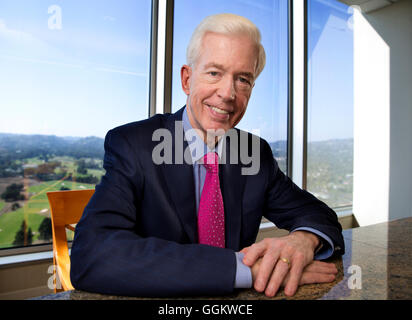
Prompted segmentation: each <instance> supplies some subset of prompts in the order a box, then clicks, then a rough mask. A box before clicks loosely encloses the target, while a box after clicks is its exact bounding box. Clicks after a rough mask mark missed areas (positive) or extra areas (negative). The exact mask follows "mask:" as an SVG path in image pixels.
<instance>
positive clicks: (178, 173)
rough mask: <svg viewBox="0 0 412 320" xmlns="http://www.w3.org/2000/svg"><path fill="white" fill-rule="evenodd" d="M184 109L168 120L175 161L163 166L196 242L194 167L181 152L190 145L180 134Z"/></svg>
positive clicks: (180, 214) (178, 209) (184, 222)
mask: <svg viewBox="0 0 412 320" xmlns="http://www.w3.org/2000/svg"><path fill="white" fill-rule="evenodd" d="M183 109H184V108H182V109H181V110H179V111H178V112H176V113H175V114H172V115H171V116H170V117H169V119H167V120H166V123H165V127H166V129H168V130H169V131H170V132H171V134H172V141H173V142H172V157H173V161H172V164H162V165H161V166H162V171H163V174H164V177H165V180H166V184H167V188H168V190H169V192H170V196H171V199H172V201H173V203H174V206H175V209H176V212H177V215H178V217H179V219H180V222H181V224H182V225H183V228H184V230H185V231H186V233H187V235H188V237H189V239H190V242H192V243H196V242H197V241H198V240H197V238H198V236H197V216H196V197H195V185H194V177H193V167H192V165H191V164H187V163H186V162H185V161H184V158H183V157H182V154H181V152H183V151H184V150H186V148H187V147H188V144H187V142H186V140H184V139H183V136H182V137H180V135H181V134H183V127H182V122H181V120H182V114H183ZM175 126H176V127H175ZM176 129H177V130H176ZM175 138H176V140H177V139H179V141H175ZM180 138H181V139H180ZM182 142H183V143H182ZM179 144H180V145H179ZM179 157H180V158H179ZM175 160H178V161H177V163H179V164H175V163H176V161H175ZM182 162H183V163H182Z"/></svg>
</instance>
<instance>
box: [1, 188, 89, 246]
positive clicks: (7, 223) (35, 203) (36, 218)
mask: <svg viewBox="0 0 412 320" xmlns="http://www.w3.org/2000/svg"><path fill="white" fill-rule="evenodd" d="M63 186H64V187H67V188H70V190H82V189H94V187H95V186H94V185H92V184H87V183H79V182H74V181H47V182H43V183H41V184H38V185H34V186H30V187H29V188H28V192H29V194H31V195H32V196H31V197H30V199H29V200H28V201H27V202H26V203H25V205H24V206H23V207H22V208H20V209H18V210H16V211H12V212H7V213H4V214H2V215H1V216H0V229H1V231H0V248H7V247H11V246H13V245H12V243H13V241H14V238H15V234H16V232H17V231H18V230H19V229H20V226H21V224H22V222H23V219H24V217H25V216H26V217H27V219H28V227H30V228H31V229H32V232H33V233H34V235H33V241H35V240H37V239H38V236H39V233H38V230H39V226H40V224H41V222H42V221H43V219H44V218H45V217H46V215H47V216H49V213H47V214H46V215H45V212H43V214H40V212H41V211H42V210H44V209H47V210H48V209H49V202H48V200H47V192H49V191H58V190H60V188H61V187H63ZM4 204H5V203H4V202H3V201H1V202H0V210H1V208H3V207H4ZM68 238H69V239H72V238H73V235H72V232H70V231H69V232H68Z"/></svg>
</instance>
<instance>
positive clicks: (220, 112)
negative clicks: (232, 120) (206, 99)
mask: <svg viewBox="0 0 412 320" xmlns="http://www.w3.org/2000/svg"><path fill="white" fill-rule="evenodd" d="M205 105H206V106H207V107H208V109H209V110H210V113H211V114H212V115H213V116H214V117H215V118H217V119H219V120H228V119H229V116H230V113H231V112H230V111H227V110H224V109H220V108H218V107H215V106H212V105H210V104H205Z"/></svg>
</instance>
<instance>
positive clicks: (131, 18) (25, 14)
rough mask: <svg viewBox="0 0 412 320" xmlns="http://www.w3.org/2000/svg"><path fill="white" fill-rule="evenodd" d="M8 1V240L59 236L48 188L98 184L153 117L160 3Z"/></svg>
mask: <svg viewBox="0 0 412 320" xmlns="http://www.w3.org/2000/svg"><path fill="white" fill-rule="evenodd" d="M53 3H54V2H50V1H44V0H37V1H26V0H2V1H0V70H1V72H0V88H1V89H0V91H1V94H0V106H1V116H0V132H1V133H0V196H1V197H0V248H9V247H17V246H26V245H35V244H42V243H49V242H51V229H50V211H49V205H48V201H47V197H46V192H48V191H54V190H67V189H83V188H94V186H95V184H96V183H97V182H98V181H99V180H100V178H101V176H102V175H103V174H104V170H103V167H102V159H103V153H104V150H103V139H104V136H105V134H106V132H107V131H108V130H110V129H111V128H113V127H115V126H118V125H121V124H124V123H127V122H131V121H135V120H139V119H143V118H147V117H148V113H149V107H148V93H149V67H150V65H149V58H150V27H151V25H150V24H151V1H150V0H139V1H134V0H124V1H121V3H119V1H115V0H103V1H102V0H89V1H87V4H85V2H84V1H81V0H61V1H56V2H55V3H56V4H53Z"/></svg>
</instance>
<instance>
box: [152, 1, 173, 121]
mask: <svg viewBox="0 0 412 320" xmlns="http://www.w3.org/2000/svg"><path fill="white" fill-rule="evenodd" d="M173 12H174V0H152V38H151V40H152V44H151V68H150V84H151V86H150V116H153V115H154V114H156V113H165V112H171V97H172V61H173V60H172V55H173Z"/></svg>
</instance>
